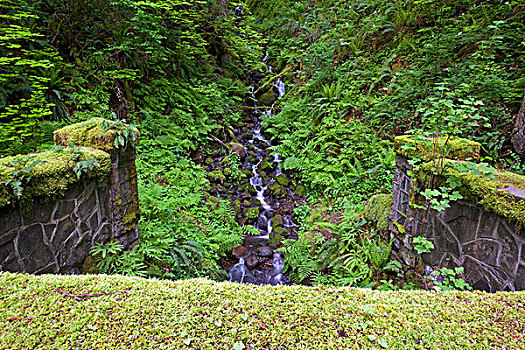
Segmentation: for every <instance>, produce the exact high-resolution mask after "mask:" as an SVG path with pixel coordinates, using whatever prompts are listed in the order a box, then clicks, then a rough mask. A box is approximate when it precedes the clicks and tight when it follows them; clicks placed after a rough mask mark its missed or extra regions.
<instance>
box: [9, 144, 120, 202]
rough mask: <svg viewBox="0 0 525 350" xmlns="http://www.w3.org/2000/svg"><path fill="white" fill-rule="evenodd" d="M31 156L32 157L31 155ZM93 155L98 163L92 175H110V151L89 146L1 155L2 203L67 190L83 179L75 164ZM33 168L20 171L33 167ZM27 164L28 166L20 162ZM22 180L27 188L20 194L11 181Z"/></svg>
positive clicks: (25, 200)
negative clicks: (14, 189)
mask: <svg viewBox="0 0 525 350" xmlns="http://www.w3.org/2000/svg"><path fill="white" fill-rule="evenodd" d="M30 157H31V159H30V160H29V161H27V160H28V158H30ZM89 159H93V160H96V161H97V162H98V164H99V165H98V166H95V167H94V168H93V171H91V172H90V173H89V174H88V175H89V177H91V178H98V177H102V176H105V175H107V174H108V173H109V172H110V170H111V160H110V156H109V154H107V153H106V152H103V151H100V150H95V149H92V148H86V147H75V148H64V149H62V150H56V151H55V150H49V151H46V152H41V153H34V154H27V155H18V156H13V157H6V158H1V159H0V207H3V206H5V205H8V204H11V203H14V202H16V201H17V200H18V201H20V202H27V201H31V199H32V198H34V197H49V196H55V195H60V194H63V193H65V192H66V191H67V190H68V189H70V188H71V185H73V184H75V183H77V182H78V181H79V179H78V177H77V175H76V174H75V172H74V168H75V166H76V165H77V163H78V162H80V161H85V160H89ZM34 162H37V163H36V165H35V166H34V167H32V169H31V170H30V171H29V172H27V173H26V172H24V171H20V170H21V169H23V168H25V169H29V167H30V165H31V164H33V163H34ZM17 164H25V166H22V165H17ZM13 180H20V181H21V182H22V187H23V192H22V196H21V197H20V198H17V196H16V194H15V193H14V191H13V189H12V187H11V186H10V185H8V182H9V181H13Z"/></svg>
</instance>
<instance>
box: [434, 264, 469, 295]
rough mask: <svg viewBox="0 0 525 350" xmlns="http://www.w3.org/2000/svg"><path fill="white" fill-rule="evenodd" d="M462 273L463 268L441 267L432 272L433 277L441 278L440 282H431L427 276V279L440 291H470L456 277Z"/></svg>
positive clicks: (463, 282) (462, 281) (461, 280)
mask: <svg viewBox="0 0 525 350" xmlns="http://www.w3.org/2000/svg"><path fill="white" fill-rule="evenodd" d="M462 273H463V267H456V268H454V269H448V268H446V267H442V268H441V269H439V270H438V271H434V275H435V276H437V277H439V278H441V279H442V281H440V280H433V279H432V278H431V277H429V276H427V279H430V280H433V282H434V284H435V285H436V286H437V287H439V288H440V289H441V290H466V289H467V290H470V289H472V287H471V286H470V285H469V284H468V283H467V282H465V281H464V280H463V279H461V278H459V277H458V276H459V275H461V274H462Z"/></svg>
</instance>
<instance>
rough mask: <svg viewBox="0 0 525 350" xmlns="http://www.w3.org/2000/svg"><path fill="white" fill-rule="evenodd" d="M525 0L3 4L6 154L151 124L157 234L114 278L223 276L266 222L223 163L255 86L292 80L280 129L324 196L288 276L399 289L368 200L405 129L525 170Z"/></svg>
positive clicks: (288, 158)
mask: <svg viewBox="0 0 525 350" xmlns="http://www.w3.org/2000/svg"><path fill="white" fill-rule="evenodd" d="M238 6H242V11H239V7H238ZM524 7H525V5H523V3H521V2H519V1H477V0H464V1H437V0H423V1H412V0H399V1H387V0H374V1H372V0H370V1H357V0H356V1H344V0H333V1H289V0H269V1H252V0H249V1H246V2H245V3H240V2H235V3H233V2H232V3H230V2H228V1H224V0H202V1H192V2H186V1H182V0H148V1H140V2H137V1H129V0H113V1H103V0H96V1H76V2H64V1H58V0H45V1H34V0H0V18H1V22H2V25H1V26H0V82H1V85H0V123H1V130H0V155H14V154H20V153H28V152H32V151H35V150H39V149H44V148H46V147H49V144H50V141H51V132H52V131H53V130H54V129H56V128H57V127H59V126H62V125H65V124H70V123H73V122H76V121H81V120H85V119H88V118H90V117H93V116H97V117H104V118H108V119H120V120H123V121H126V122H129V123H135V124H136V125H137V126H138V127H139V129H140V132H141V143H140V146H139V147H138V155H139V157H138V160H137V164H138V173H139V193H140V203H141V208H142V213H143V215H142V220H141V224H140V229H141V241H142V244H141V245H140V246H139V247H137V248H136V249H135V250H133V251H131V252H126V253H122V252H121V251H120V247H119V246H118V245H117V244H115V243H111V244H109V245H106V246H103V247H102V246H99V247H97V249H96V250H95V253H97V254H99V255H100V256H104V257H105V259H103V260H101V261H100V263H99V266H98V268H99V271H100V272H106V273H111V272H118V273H123V274H134V275H141V276H160V277H167V278H187V277H195V276H208V277H213V278H220V275H221V271H220V270H221V266H220V259H221V257H223V256H224V255H225V254H226V253H227V252H229V251H230V250H231V249H232V248H233V247H235V246H236V245H238V244H239V243H241V242H242V238H243V236H244V235H245V234H248V233H253V228H252V227H251V226H249V225H246V226H241V225H239V223H238V222H237V221H236V220H235V218H236V213H235V210H234V209H235V208H233V206H232V203H231V201H230V200H229V199H228V198H226V199H225V198H220V199H219V198H216V197H214V196H213V195H211V194H210V193H209V189H210V180H212V179H211V177H212V176H213V172H212V171H210V170H211V169H210V168H209V165H210V164H209V163H210V161H209V159H211V158H212V157H217V156H220V155H221V154H223V153H224V150H222V149H221V147H222V146H221V145H220V144H218V142H217V141H216V140H219V141H220V140H224V141H225V142H226V141H227V140H229V141H231V140H233V141H234V140H235V137H234V136H233V132H232V130H233V129H234V128H242V125H243V120H244V119H243V118H246V117H247V115H248V111H249V110H250V107H251V106H253V100H252V98H251V97H250V92H249V88H248V87H249V86H250V85H252V84H257V86H258V87H259V88H260V89H258V90H257V91H255V92H256V93H255V95H256V97H261V94H262V93H264V92H267V91H268V90H269V89H271V88H270V86H271V84H272V82H273V81H275V80H276V79H277V78H278V77H280V78H282V79H283V80H284V82H285V84H286V86H287V87H288V89H287V93H286V95H285V96H284V98H282V99H280V100H278V102H277V105H276V107H277V109H276V112H278V113H274V114H269V115H267V116H266V118H265V120H264V124H263V127H264V132H265V134H266V135H268V136H269V137H271V138H272V140H273V142H274V145H276V146H274V152H276V153H278V154H279V155H280V157H281V158H282V159H284V161H283V163H282V168H283V169H284V170H288V171H292V172H293V173H294V174H295V176H296V177H297V178H300V180H301V182H302V184H303V185H304V186H305V187H306V189H307V192H308V201H307V203H306V204H305V205H301V206H299V205H297V207H296V208H295V219H296V221H297V222H298V223H299V224H300V228H298V229H297V234H298V238H299V239H298V240H297V241H295V240H294V241H285V242H284V246H283V247H282V250H283V251H284V252H285V262H286V264H287V270H288V272H290V274H291V277H292V279H293V281H295V282H302V283H308V284H312V283H313V284H336V285H353V286H356V285H360V286H376V287H381V286H383V287H382V288H387V289H389V288H396V287H395V286H394V285H392V284H391V282H389V280H390V279H392V278H393V277H395V276H396V275H397V274H398V273H399V272H400V266H399V264H398V263H395V262H392V261H389V253H390V244H391V242H390V241H389V240H388V239H385V238H387V237H385V236H384V235H383V234H382V232H383V231H382V230H384V229H385V227H384V226H381V225H378V224H375V222H374V221H375V219H377V217H376V216H375V215H372V216H371V215H369V211H370V210H371V208H370V206H368V207H365V206H364V203H365V202H366V201H367V200H368V199H369V198H370V197H371V196H372V195H376V194H381V193H389V191H390V190H391V187H392V176H393V169H394V152H393V149H392V139H393V137H394V136H395V135H399V134H403V133H422V134H431V135H438V134H448V135H457V136H462V137H467V138H469V139H471V140H475V141H479V142H480V143H481V144H482V146H483V155H482V157H483V160H484V161H486V162H489V163H491V164H492V165H493V166H496V167H500V168H506V169H510V170H512V171H514V172H517V173H522V174H523V173H524V172H525V163H523V162H521V161H520V155H519V154H517V153H515V152H514V150H513V148H512V146H511V142H510V141H511V136H512V128H513V125H514V120H515V119H516V116H517V115H518V111H519V109H520V103H521V99H522V94H523V89H524V86H525V78H524V77H525V67H524V66H523V62H524V61H525V48H524V46H523V33H524V32H525V18H524V15H523V13H524V12H523V10H524ZM236 8H237V10H236ZM264 56H267V60H266V63H267V64H269V65H271V66H273V67H274V68H273V70H272V71H270V70H269V69H268V67H267V66H266V65H265V64H264V63H262V62H261V59H262V58H263V57H264ZM259 90H260V91H259ZM521 156H523V155H521ZM224 164H225V167H227V168H228V169H229V171H228V172H227V174H228V175H227V176H228V177H229V179H228V180H231V182H232V183H234V182H235V181H236V180H238V179H239V178H241V177H242V176H244V175H243V173H242V171H240V169H239V165H240V164H239V159H238V158H236V156H235V155H234V154H232V155H231V156H230V157H227V158H226V159H225V160H224ZM225 173H226V172H225ZM376 198H377V197H376ZM383 206H385V203H383ZM365 218H368V219H365ZM401 277H404V276H401ZM379 281H382V282H380V283H378V282H379ZM405 282H406V281H403V283H400V284H404V283H405ZM405 286H407V287H412V286H413V285H412V284H411V283H406V284H405Z"/></svg>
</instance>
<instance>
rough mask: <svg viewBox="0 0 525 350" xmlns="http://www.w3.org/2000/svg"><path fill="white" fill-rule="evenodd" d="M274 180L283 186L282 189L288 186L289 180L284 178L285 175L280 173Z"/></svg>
mask: <svg viewBox="0 0 525 350" xmlns="http://www.w3.org/2000/svg"><path fill="white" fill-rule="evenodd" d="M275 180H276V181H277V182H278V183H279V184H281V185H283V186H284V187H286V186H288V184H289V183H290V180H288V178H287V177H286V175H285V174H282V173H281V174H279V175H277V176H276V177H275Z"/></svg>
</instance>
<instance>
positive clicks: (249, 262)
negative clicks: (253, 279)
mask: <svg viewBox="0 0 525 350" xmlns="http://www.w3.org/2000/svg"><path fill="white" fill-rule="evenodd" d="M259 261H260V258H259V257H258V256H257V255H250V256H248V257H247V258H246V266H248V267H249V268H254V267H255V266H257V265H258V264H259Z"/></svg>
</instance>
